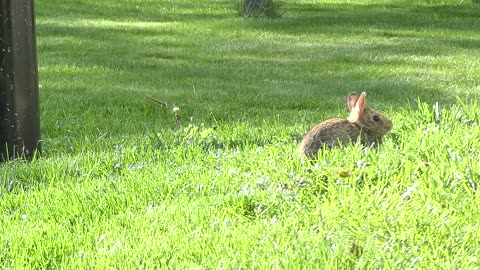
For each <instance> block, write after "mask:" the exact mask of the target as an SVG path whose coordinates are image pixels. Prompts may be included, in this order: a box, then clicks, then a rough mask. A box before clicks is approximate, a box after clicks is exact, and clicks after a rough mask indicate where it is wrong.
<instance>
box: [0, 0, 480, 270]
mask: <svg viewBox="0 0 480 270" xmlns="http://www.w3.org/2000/svg"><path fill="white" fill-rule="evenodd" d="M452 3H453V2H452ZM36 4H37V25H38V26H37V32H38V50H39V62H40V83H41V85H42V87H41V108H42V110H41V111H42V133H43V138H44V155H43V157H42V158H40V159H38V160H35V161H33V162H31V163H27V162H23V161H20V160H14V161H10V162H7V163H5V164H2V166H1V167H0V176H1V177H0V179H1V181H2V182H0V207H1V209H2V210H3V212H4V215H3V217H2V219H0V222H1V223H0V224H1V225H2V226H0V228H2V229H1V232H2V233H1V235H2V242H0V250H1V251H0V265H2V266H4V267H7V268H13V269H16V268H29V267H30V268H34V269H38V268H50V269H55V268H67V269H78V268H97V269H105V268H118V267H126V268H147V269H154V268H155V267H157V268H172V269H179V268H180V269H190V268H198V269H211V268H221V269H228V268H235V269H238V268H285V269H299V268H302V269H303V268H307V269H313V268H317V267H319V265H321V266H322V267H325V268H335V269H338V268H342V269H343V268H358V269H365V268H368V269H370V268H375V269H390V268H400V269H404V268H427V267H428V268H430V267H433V268H461V269H467V268H477V267H478V266H479V262H478V259H477V254H478V253H479V246H480V245H479V244H480V243H479V240H478V234H479V230H480V228H479V226H478V221H477V219H478V218H477V217H478V216H479V214H480V213H479V210H478V204H479V202H480V196H479V193H478V181H479V178H480V175H479V173H478V168H479V166H480V164H479V161H478V158H477V157H478V154H479V151H480V150H479V149H480V144H479V142H480V138H479V136H480V129H479V126H480V125H479V123H480V108H479V106H478V102H477V101H476V100H477V99H478V95H479V93H480V92H479V90H480V89H479V86H478V85H479V84H478V82H479V75H478V74H480V70H479V64H478V61H477V59H478V56H479V50H478V46H477V45H480V44H479V38H478V35H477V34H478V33H477V30H476V29H478V26H479V25H478V24H479V22H478V19H477V18H478V17H479V16H478V15H480V9H479V6H478V5H470V4H469V5H455V3H453V4H450V5H432V4H425V2H421V1H418V2H415V3H414V4H408V5H407V4H405V3H402V2H399V1H375V2H367V1H356V2H355V3H353V4H344V3H341V2H339V1H338V2H337V1H322V2H320V1H300V0H298V1H292V2H289V3H286V4H285V6H284V8H285V9H286V13H285V14H284V15H283V16H282V17H281V18H279V19H276V20H268V19H259V20H253V19H243V18H239V17H238V14H237V11H236V10H235V8H236V5H235V3H234V2H231V1H214V0H211V1H203V2H200V1H186V0H185V1H181V0H178V1H167V0H163V1H153V0H152V1H129V0H122V1H115V2H114V1H102V2H98V1H90V0H82V1H75V2H73V1H63V2H61V3H59V2H58V1H40V2H38V3H36ZM350 91H357V92H361V91H366V92H367V93H368V98H367V102H368V105H369V106H371V107H373V108H375V109H379V110H381V111H384V112H385V114H386V115H388V116H389V117H391V118H392V119H393V121H394V125H395V126H394V129H393V130H392V132H391V134H389V135H388V136H387V137H386V140H385V142H384V145H383V146H381V147H380V148H378V149H361V148H360V146H358V145H353V146H349V147H346V148H342V149H334V150H333V151H331V152H324V153H321V155H320V156H319V158H318V160H316V161H314V162H313V163H312V164H306V163H301V162H300V161H299V159H298V157H297V156H296V147H297V144H298V141H299V139H301V137H302V135H303V134H304V132H305V131H306V130H307V129H308V128H310V127H311V126H312V125H314V124H315V123H317V122H319V121H320V120H321V119H326V118H331V117H337V116H338V117H344V116H345V114H346V109H345V108H344V107H345V105H344V104H345V97H346V94H347V93H348V92H350ZM144 95H148V96H152V97H156V98H159V99H161V100H162V101H165V102H167V103H168V106H167V108H166V109H165V108H163V107H162V106H159V105H158V104H155V103H152V102H150V101H148V100H146V99H145V98H144ZM456 96H459V98H458V99H457V97H456ZM436 102H438V103H436ZM174 106H177V107H178V108H179V110H180V111H179V113H180V118H176V117H175V114H174V113H173V112H172V109H173V107H174Z"/></svg>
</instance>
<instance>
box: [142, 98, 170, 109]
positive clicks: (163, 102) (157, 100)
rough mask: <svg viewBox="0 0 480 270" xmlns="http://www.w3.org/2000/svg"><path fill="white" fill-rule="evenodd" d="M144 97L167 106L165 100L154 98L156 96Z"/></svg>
mask: <svg viewBox="0 0 480 270" xmlns="http://www.w3.org/2000/svg"><path fill="white" fill-rule="evenodd" d="M145 98H146V99H149V100H151V101H153V102H155V103H158V104H160V105H162V106H163V107H164V108H165V109H166V108H167V102H165V101H161V100H159V99H156V98H153V97H149V96H145Z"/></svg>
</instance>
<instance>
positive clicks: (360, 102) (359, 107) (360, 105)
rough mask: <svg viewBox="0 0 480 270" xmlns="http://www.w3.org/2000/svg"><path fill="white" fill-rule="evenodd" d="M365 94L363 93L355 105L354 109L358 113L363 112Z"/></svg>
mask: <svg viewBox="0 0 480 270" xmlns="http://www.w3.org/2000/svg"><path fill="white" fill-rule="evenodd" d="M366 96H367V94H365V92H363V93H362V94H361V95H360V97H359V98H358V99H357V102H356V103H355V109H356V110H358V111H359V112H363V110H364V109H365V97H366Z"/></svg>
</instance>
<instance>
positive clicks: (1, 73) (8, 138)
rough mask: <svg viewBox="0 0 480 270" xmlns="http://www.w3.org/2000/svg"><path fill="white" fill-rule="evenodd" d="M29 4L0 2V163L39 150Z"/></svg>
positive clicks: (26, 1)
mask: <svg viewBox="0 0 480 270" xmlns="http://www.w3.org/2000/svg"><path fill="white" fill-rule="evenodd" d="M37 73H38V72H37V52H36V41H35V20H34V9H33V0H0V161H3V160H5V159H8V158H11V157H18V156H23V157H27V158H28V157H32V156H33V155H34V153H35V152H36V150H39V149H40V145H39V142H40V114H39V102H38V74H37Z"/></svg>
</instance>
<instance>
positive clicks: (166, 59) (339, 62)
mask: <svg viewBox="0 0 480 270" xmlns="http://www.w3.org/2000/svg"><path fill="white" fill-rule="evenodd" d="M112 3H113V2H111V3H110V2H108V3H107V2H105V3H104V2H95V3H94V2H91V3H89V4H88V5H87V6H86V7H79V5H75V6H74V8H77V9H78V8H80V9H82V10H83V11H82V12H83V13H82V12H80V13H78V16H79V17H81V18H87V19H88V18H91V19H94V20H102V19H104V20H106V19H105V18H109V20H110V19H115V18H118V19H119V20H120V21H121V20H124V21H128V22H131V23H132V25H130V26H129V25H128V24H125V25H121V27H119V25H116V24H115V23H114V22H115V21H112V23H111V24H110V23H109V22H108V20H107V23H104V24H88V23H87V24H68V23H67V24H55V23H54V22H47V23H43V24H40V27H39V30H40V31H41V32H40V33H41V38H40V42H39V51H40V54H41V56H42V58H43V60H44V63H45V65H46V66H45V68H47V69H48V68H50V70H51V71H49V74H47V75H45V76H43V75H42V76H43V78H45V79H46V80H55V79H56V78H58V77H63V80H64V83H63V84H62V85H56V86H55V89H56V90H58V91H60V92H62V91H63V92H64V94H68V92H69V91H83V93H85V100H86V102H76V101H70V102H71V106H76V110H74V111H77V112H79V113H82V111H86V110H87V113H86V114H84V115H85V117H96V116H98V115H99V114H100V115H105V117H104V119H103V120H105V122H109V121H110V123H108V124H100V125H99V127H98V129H99V130H102V127H103V126H104V127H105V128H112V127H113V126H114V127H115V129H114V130H115V131H114V132H116V133H119V134H121V133H125V134H135V133H140V132H142V130H145V129H147V128H148V127H149V126H151V127H152V129H154V127H155V124H156V120H157V119H156V118H157V117H159V115H158V114H156V111H155V110H154V109H151V108H149V107H148V105H141V106H140V107H139V106H138V105H139V104H142V102H145V101H144V100H143V94H151V95H154V96H156V97H159V98H162V99H168V100H169V101H171V102H170V104H172V103H177V104H178V103H180V104H181V106H183V107H182V112H183V113H184V115H185V117H190V116H194V117H197V118H198V117H199V118H201V120H202V121H209V118H208V117H210V116H211V115H214V117H212V118H213V119H214V121H224V122H234V121H239V119H248V118H249V117H250V118H251V119H252V121H253V120H255V119H257V121H260V120H259V119H262V118H266V117H268V115H269V114H272V113H278V112H282V115H293V117H291V119H286V120H285V121H286V122H288V123H287V124H294V123H295V122H296V121H301V120H298V119H299V117H303V115H304V114H309V115H310V117H311V118H312V119H313V117H314V116H313V115H314V114H316V115H318V112H321V113H323V114H328V113H330V114H331V112H332V111H338V108H339V107H341V108H342V109H343V107H344V103H345V101H344V99H345V96H346V94H347V93H348V92H350V91H356V92H361V91H367V92H368V93H369V103H370V104H374V105H372V106H373V107H375V108H380V109H382V108H385V107H395V108H399V107H402V106H407V105H408V104H409V103H410V104H414V103H415V100H416V98H417V96H419V97H420V98H421V99H422V100H425V101H432V102H433V101H442V100H443V101H445V100H447V101H452V100H454V96H455V93H449V92H448V89H440V88H438V86H439V84H437V85H428V84H427V83H425V82H424V81H422V80H423V79H421V78H420V77H422V76H425V77H427V76H430V75H429V74H428V73H429V72H430V71H431V70H432V69H431V67H430V66H429V65H437V66H438V67H439V68H441V65H442V64H441V63H439V64H438V63H433V62H432V61H430V60H429V59H430V58H432V59H434V60H435V59H436V58H442V57H444V56H451V55H455V54H460V53H462V54H468V53H470V52H474V51H475V50H476V48H478V47H480V40H479V39H478V37H470V36H469V35H468V34H469V33H473V31H474V30H473V29H477V28H478V24H479V22H477V19H476V18H477V15H479V9H478V8H476V7H472V9H469V8H467V7H451V6H447V7H410V6H409V7H403V6H379V5H377V6H376V5H373V6H350V5H311V6H309V5H306V6H304V5H291V6H290V7H291V9H292V12H291V14H287V15H286V16H285V17H283V18H280V19H277V20H266V19H260V20H253V19H248V20H243V19H235V18H234V17H233V15H232V14H229V13H228V12H225V13H221V12H220V13H217V14H216V13H215V12H214V13H211V14H210V13H208V12H204V11H201V12H197V13H195V12H194V11H193V10H191V11H188V9H189V7H190V8H191V6H192V5H188V7H180V6H179V10H183V11H179V12H178V13H177V14H173V13H170V14H167V15H165V16H163V15H162V14H161V13H159V12H158V10H159V9H161V8H162V7H161V6H156V8H153V9H151V10H149V11H148V14H147V16H140V15H141V14H137V13H135V12H137V11H136V10H135V9H132V10H129V11H128V10H127V12H124V11H125V8H122V7H121V6H119V5H117V4H112ZM109 5H113V6H109ZM70 7H71V6H70V5H65V6H64V9H65V10H64V12H66V11H67V10H68V8H70ZM129 8H131V7H128V8H127V9H129ZM112 10H113V11H112ZM185 10H187V11H185ZM297 10H298V11H297ZM64 12H58V14H57V16H58V17H57V19H60V20H61V19H62V18H64V17H62V16H66V17H65V19H72V18H77V17H76V16H77V15H72V14H70V15H68V13H64ZM60 13H61V14H60ZM190 13H192V14H190ZM65 14H67V15H65ZM112 14H118V17H115V18H113V17H112ZM53 17H55V16H53ZM45 18H46V17H45ZM152 21H160V22H162V21H164V22H169V23H175V22H183V23H184V22H192V23H197V22H198V23H199V26H198V28H195V29H194V31H196V32H192V29H190V30H189V31H190V32H185V29H177V28H175V25H174V26H173V27H146V26H145V27H144V26H142V24H143V23H148V22H152ZM212 21H213V23H212ZM135 23H137V26H135ZM203 23H209V24H210V25H222V26H223V27H228V28H227V29H230V30H231V31H232V32H241V31H245V30H246V31H252V32H254V33H255V34H259V35H260V34H271V33H274V35H278V42H272V40H269V39H267V40H265V39H262V38H258V39H255V38H251V37H248V36H246V37H245V36H242V37H240V38H238V39H236V38H235V37H232V38H229V37H223V36H221V35H219V36H208V35H209V34H208V31H207V30H208V29H207V28H209V27H206V26H204V25H202V24H203ZM469 27H472V28H471V29H470V28H469ZM224 31H225V30H224ZM204 35H207V36H206V38H204ZM212 35H215V33H213V32H212ZM192 37H193V38H192ZM296 37H299V42H298V43H295V42H291V41H290V40H291V39H292V38H296ZM350 37H354V41H352V42H351V41H350V40H349V39H350ZM363 38H365V40H362V39H363ZM324 39H325V40H326V41H325V42H323V40H324ZM309 40H310V41H311V43H312V46H311V47H308V46H306V47H305V49H304V50H303V51H302V50H299V49H298V46H305V45H309V44H306V41H307V42H308V41H309ZM282 41H288V43H285V44H282ZM69 42H70V43H71V44H75V45H74V46H73V47H72V46H67V45H66V44H68V43H69ZM223 45H225V48H224V49H218V48H221V46H223ZM264 49H267V50H266V51H264ZM418 58H422V59H423V58H424V60H422V61H420V63H419V62H418V61H419V60H418ZM69 65H71V66H76V67H78V68H73V69H70V68H69V67H68V66H69ZM65 66H67V67H66V68H64V67H65ZM384 67H388V68H384ZM404 68H405V69H409V70H410V71H408V72H406V73H405V74H402V72H403V69H404ZM56 69H57V70H60V71H59V72H57V71H55V70H56ZM412 69H413V70H416V69H418V73H416V72H412V71H411V70H412ZM52 70H53V71H52ZM432 76H433V77H434V78H437V77H439V76H438V74H433V75H432ZM112 78H113V79H112ZM419 78H420V79H419ZM427 79H428V78H427ZM429 80H432V79H431V78H430V79H429ZM452 80H453V82H454V83H455V80H458V78H453V79H452ZM46 85H47V86H48V85H51V83H50V84H49V83H47V84H46ZM192 89H193V90H192ZM194 90H195V91H196V94H194V92H195V91H194ZM412 93H414V94H415V96H412ZM53 96H54V95H53V94H52V97H53ZM125 96H127V97H130V98H125ZM370 97H371V98H370ZM439 99H440V100H439ZM85 100H84V101H85ZM219 104H222V105H220V106H219ZM80 105H81V106H83V107H81V106H80ZM88 110H90V112H88ZM125 112H126V114H125ZM119 115H124V116H128V117H130V118H129V120H128V121H130V122H131V123H133V122H135V121H136V120H138V119H142V123H143V124H138V123H134V124H131V125H130V126H129V125H128V123H129V122H128V121H125V120H124V119H122V118H121V117H118V116H119ZM205 115H207V116H205ZM165 117H171V116H170V115H166V116H165ZM242 117H243V118H242ZM210 120H211V119H210ZM54 121H56V120H51V122H50V123H49V124H48V125H47V126H45V127H46V128H49V127H50V128H52V127H53V126H54V125H55V124H54ZM75 121H76V123H77V125H78V126H81V125H82V124H85V123H84V121H82V120H81V119H78V117H77V119H76V120H75ZM111 121H114V122H115V124H112V123H111ZM168 121H170V122H171V119H168V120H166V121H163V123H166V122H168ZM90 124H91V125H94V122H90ZM170 125H171V123H170ZM81 128H83V129H84V132H85V133H88V132H92V130H94V129H95V128H94V127H93V126H86V127H81ZM80 134H81V133H80Z"/></svg>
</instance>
